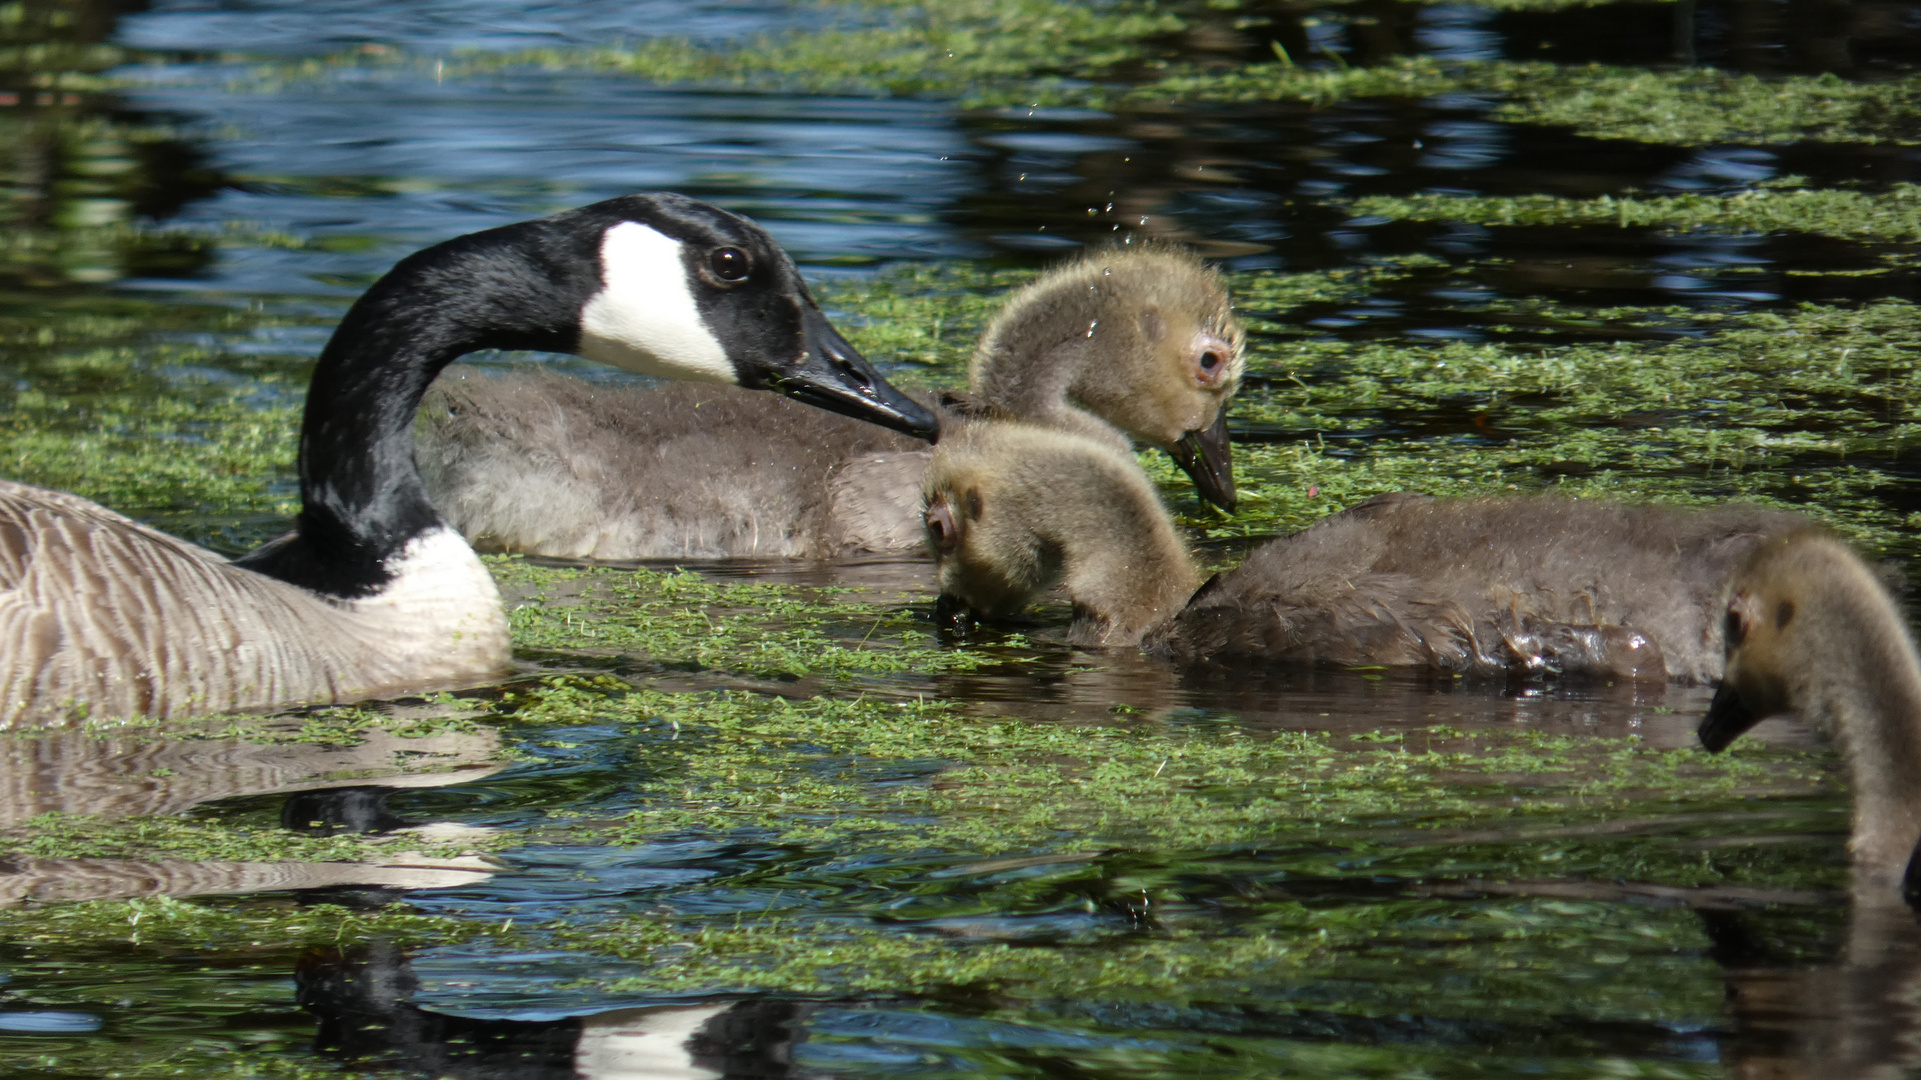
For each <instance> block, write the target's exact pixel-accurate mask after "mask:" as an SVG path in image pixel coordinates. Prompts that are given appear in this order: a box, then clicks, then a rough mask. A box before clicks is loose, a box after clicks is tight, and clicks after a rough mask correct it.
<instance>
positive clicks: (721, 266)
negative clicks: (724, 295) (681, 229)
mask: <svg viewBox="0 0 1921 1080" xmlns="http://www.w3.org/2000/svg"><path fill="white" fill-rule="evenodd" d="M707 265H708V266H709V267H712V268H713V271H714V276H715V277H717V278H719V279H720V280H722V281H740V280H743V279H744V278H746V277H747V272H748V270H749V269H750V267H749V265H748V262H747V253H746V252H744V251H742V250H740V249H739V248H731V247H724V248H715V249H714V253H713V254H711V255H709V256H707Z"/></svg>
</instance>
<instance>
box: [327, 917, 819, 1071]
mask: <svg viewBox="0 0 1921 1080" xmlns="http://www.w3.org/2000/svg"><path fill="white" fill-rule="evenodd" d="M295 982H296V983H297V985H298V986H299V1001H300V1004H301V1005H302V1006H303V1007H305V1008H306V1009H307V1010H308V1011H309V1012H312V1013H313V1014H314V1015H315V1016H317V1017H318V1018H319V1020H320V1030H319V1032H318V1034H317V1035H316V1036H315V1039H314V1043H315V1046H316V1048H317V1049H319V1050H321V1051H323V1052H328V1053H334V1054H340V1055H343V1056H346V1057H349V1058H376V1059H390V1060H391V1059H398V1061H399V1062H401V1063H403V1064H404V1066H405V1067H407V1068H409V1069H413V1070H418V1071H421V1072H424V1073H426V1074H428V1075H432V1076H446V1077H457V1078H462V1080H467V1078H473V1080H481V1078H492V1077H502V1076H511V1077H514V1078H516V1080H526V1078H541V1077H553V1078H555V1080H559V1078H562V1077H567V1078H573V1077H579V1078H582V1080H720V1078H721V1077H743V1078H744V1077H779V1076H786V1075H788V1074H789V1073H790V1071H791V1068H792V1049H793V1047H792V1044H793V1039H794V1035H793V1032H792V1030H791V1029H790V1026H789V1022H790V1021H791V1020H792V1019H793V1018H794V1015H795V1006H794V1005H792V1004H790V1003H788V1002H784V1001H777V1000H750V1001H731V1002H710V1003H705V1004H700V1005H691V1006H666V1007H659V1008H640V1009H618V1010H614V1011H612V1012H604V1013H598V1014H592V1015H588V1016H578V1017H568V1018H566V1019H562V1020H544V1021H543V1020H485V1019H473V1018H469V1017H463V1016H453V1015H449V1014H446V1013H440V1012H434V1011H432V1010H429V1009H423V1008H421V1007H419V1006H417V1005H414V1004H412V1002H411V1000H410V999H411V998H413V997H414V996H415V995H416V994H417V992H418V990H419V980H418V978H416V977H415V975H414V973H413V968H412V966H411V964H410V963H409V961H408V957H407V954H406V953H405V952H403V951H401V950H400V949H397V948H394V947H393V946H390V945H372V946H364V947H356V948H354V949H352V950H350V951H345V952H343V951H341V950H333V949H329V950H322V951H316V952H312V953H309V954H308V955H306V956H305V957H303V958H302V959H301V962H300V967H299V970H298V971H297V972H296V973H295Z"/></svg>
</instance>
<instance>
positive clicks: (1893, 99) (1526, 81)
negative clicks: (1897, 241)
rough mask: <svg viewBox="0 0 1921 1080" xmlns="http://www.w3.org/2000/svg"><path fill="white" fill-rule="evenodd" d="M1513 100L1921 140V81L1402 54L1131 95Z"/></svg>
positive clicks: (1183, 77)
mask: <svg viewBox="0 0 1921 1080" xmlns="http://www.w3.org/2000/svg"><path fill="white" fill-rule="evenodd" d="M1460 91H1472V92H1479V93H1492V94H1501V95H1505V96H1506V98H1507V100H1506V101H1505V102H1503V103H1502V104H1501V105H1499V106H1498V107H1497V108H1496V109H1495V110H1494V113H1493V115H1494V118H1496V119H1499V120H1506V121H1509V122H1514V123H1531V124H1552V125H1557V126H1566V127H1571V128H1574V129H1575V130H1576V131H1578V132H1580V133H1581V134H1583V135H1587V136H1589V137H1591V138H1602V139H1634V140H1639V141H1642V142H1654V143H1667V144H1672V145H1684V146H1694V145H1701V144H1706V143H1729V142H1735V143H1777V142H1795V141H1800V140H1817V141H1822V142H1868V143H1873V142H1897V143H1910V142H1913V141H1915V135H1914V132H1915V131H1916V130H1917V128H1916V124H1915V121H1916V119H1917V109H1918V108H1921V107H1917V105H1916V102H1917V101H1921V82H1917V80H1915V79H1912V78H1910V79H1906V80H1897V81H1892V82H1882V83H1852V82H1847V81H1845V80H1842V79H1839V78H1836V77H1835V76H1833V75H1821V76H1790V77H1787V78H1781V79H1761V78H1757V77H1755V76H1752V75H1732V74H1728V73H1726V72H1721V71H1717V70H1714V69H1711V68H1687V69H1682V70H1676V71H1650V70H1647V69H1644V68H1619V67H1608V66H1604V65H1598V64H1596V65H1588V66H1583V67H1562V66H1560V65H1556V64H1546V63H1510V62H1497V61H1484V62H1475V63H1450V62H1443V61H1439V60H1435V59H1433V58H1430V57H1399V58H1396V59H1394V60H1392V61H1390V62H1388V63H1384V64H1378V65H1375V66H1372V67H1334V68H1327V67H1303V66H1299V65H1296V64H1293V63H1288V62H1281V61H1276V62H1271V63H1263V64H1250V65H1248V66H1246V67H1243V68H1237V69H1233V70H1229V71H1220V72H1181V73H1178V74H1172V75H1168V76H1166V77H1165V78H1163V79H1161V80H1159V81H1157V82H1152V83H1147V84H1145V85H1142V86H1138V87H1135V88H1134V89H1132V90H1130V91H1128V92H1127V93H1126V95H1125V97H1126V100H1131V101H1174V102H1179V101H1188V102H1209V101H1301V102H1309V103H1314V104H1326V103H1330V102H1334V101H1342V100H1347V99H1350V98H1361V97H1399V98H1424V97H1431V96H1433V95H1436V94H1442V93H1452V92H1460Z"/></svg>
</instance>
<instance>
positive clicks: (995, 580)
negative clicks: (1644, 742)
mask: <svg viewBox="0 0 1921 1080" xmlns="http://www.w3.org/2000/svg"><path fill="white" fill-rule="evenodd" d="M934 457H935V461H934V464H933V466H931V467H930V469H929V473H928V482H927V486H926V495H925V501H926V511H925V514H924V524H923V528H924V531H925V532H926V535H927V538H928V545H929V548H930V550H931V551H933V553H934V555H935V558H936V560H937V562H938V564H939V568H938V572H939V576H940V584H941V592H942V596H943V597H944V598H945V601H944V603H943V607H944V608H946V609H948V610H950V611H951V610H954V609H970V610H973V611H976V612H979V613H981V614H987V615H1005V614H1008V613H1010V612H1012V611H1015V610H1018V609H1019V608H1020V607H1022V606H1024V605H1025V604H1026V603H1028V602H1030V601H1031V600H1032V599H1033V598H1035V597H1036V596H1038V595H1039V594H1040V593H1041V592H1042V591H1044V590H1045V589H1047V588H1049V587H1051V586H1052V585H1054V584H1056V583H1065V584H1066V585H1067V588H1068V592H1069V595H1070V597H1071V598H1072V599H1073V601H1074V609H1075V617H1074V624H1073V627H1072V628H1071V630H1070V632H1069V638H1070V640H1072V641H1074V642H1076V643H1078V644H1101V645H1126V644H1134V643H1136V642H1139V643H1140V644H1141V645H1142V647H1143V648H1144V649H1146V650H1147V651H1148V652H1149V653H1150V654H1153V655H1158V656H1162V657H1165V658H1169V659H1174V660H1177V661H1180V662H1183V663H1196V662H1203V661H1216V660H1236V661H1249V662H1274V661H1279V662H1289V663H1324V664H1333V665H1346V666H1355V665H1390V666H1402V667H1429V668H1436V669H1439V670H1443V671H1458V672H1473V673H1482V674H1496V673H1504V672H1513V671H1520V672H1526V673H1536V674H1591V675H1601V676H1619V677H1630V678H1660V679H1666V678H1673V679H1680V680H1688V681H1704V680H1708V679H1712V678H1714V677H1715V676H1717V675H1719V674H1720V670H1721V651H1722V650H1721V640H1720V625H1721V623H1720V617H1719V611H1720V596H1721V593H1720V587H1721V583H1722V581H1724V580H1725V579H1726V577H1727V575H1728V573H1729V572H1731V570H1732V569H1733V567H1734V566H1735V565H1737V564H1738V563H1739V562H1740V560H1741V559H1742V558H1743V557H1744V556H1745V555H1746V554H1747V553H1748V552H1749V551H1751V550H1753V548H1754V546H1755V545H1757V544H1758V543H1760V542H1761V541H1762V540H1763V539H1765V538H1767V537H1768V536H1772V535H1779V534H1781V533H1784V532H1788V531H1793V530H1795V529H1799V528H1805V527H1806V522H1805V520H1804V519H1802V518H1800V517H1798V516H1797V515H1794V514H1787V513H1781V512H1778V511H1772V510H1762V509H1758V508H1755V507H1747V506H1721V507H1715V508H1712V509H1705V510H1685V509H1677V508H1667V507H1656V506H1631V505H1624V504H1619V503H1609V502H1602V501H1595V500H1572V499H1559V498H1549V497H1532V498H1486V499H1460V500H1444V499H1431V498H1427V497H1424V496H1420V495H1408V494H1396V495H1384V496H1381V497H1378V498H1375V499H1370V500H1368V501H1366V502H1364V503H1361V504H1359V505H1358V506H1355V507H1353V508H1351V509H1349V510H1347V511H1345V512H1342V513H1339V514H1335V515H1333V516H1331V517H1329V518H1327V519H1325V520H1323V521H1321V522H1319V523H1317V524H1316V525H1314V526H1313V527H1312V528H1309V529H1306V530H1304V531H1302V532H1300V533H1297V534H1295V535H1294V536H1290V537H1286V538H1283V539H1280V540H1276V541H1273V542H1271V543H1269V544H1266V545H1264V546H1262V547H1261V548H1259V549H1257V550H1256V551H1255V552H1254V553H1253V554H1252V555H1250V556H1249V557H1248V559H1247V561H1246V562H1245V563H1243V564H1242V565H1241V566H1240V567H1239V568H1238V569H1235V570H1232V571H1229V572H1227V573H1223V574H1219V575H1216V576H1215V577H1214V578H1213V579H1212V580H1211V581H1209V582H1208V583H1207V584H1206V585H1205V586H1203V587H1202V588H1201V589H1200V590H1199V591H1198V592H1196V593H1194V594H1193V596H1192V597H1191V598H1188V597H1187V596H1185V594H1180V592H1179V590H1180V589H1181V588H1182V587H1184V585H1185V583H1187V582H1191V581H1193V580H1194V579H1195V573H1194V570H1193V566H1192V563H1191V561H1190V560H1189V558H1188V555H1187V552H1186V550H1185V548H1184V547H1183V545H1182V544H1181V540H1180V536H1179V534H1178V532H1177V531H1176V530H1175V529H1174V526H1173V522H1172V521H1171V520H1170V519H1169V517H1168V515H1167V511H1166V509H1165V508H1164V507H1163V506H1162V505H1161V504H1160V502H1159V500H1158V498H1156V497H1155V496H1154V489H1153V487H1152V485H1151V484H1150V483H1149V482H1148V481H1147V478H1146V477H1145V475H1143V474H1142V473H1141V472H1140V469H1139V466H1138V465H1137V464H1136V463H1135V462H1134V461H1133V460H1132V459H1131V458H1130V457H1129V456H1128V455H1124V454H1117V453H1115V452H1113V451H1111V450H1110V449H1106V448H1102V447H1098V446H1090V445H1088V444H1087V443H1086V442H1084V441H1078V440H1073V439H1068V438H1041V437H1039V436H1037V435H1035V434H1033V433H1032V432H1031V431H1028V430H1025V429H1020V428H1017V427H1015V426H1013V425H991V424H982V425H977V426H975V427H973V428H970V429H969V430H968V431H967V432H966V437H965V438H957V439H952V440H950V441H944V442H943V443H942V444H941V445H940V446H939V447H937V448H936V449H935V454H934ZM1176 596H1178V600H1176V599H1173V597H1176Z"/></svg>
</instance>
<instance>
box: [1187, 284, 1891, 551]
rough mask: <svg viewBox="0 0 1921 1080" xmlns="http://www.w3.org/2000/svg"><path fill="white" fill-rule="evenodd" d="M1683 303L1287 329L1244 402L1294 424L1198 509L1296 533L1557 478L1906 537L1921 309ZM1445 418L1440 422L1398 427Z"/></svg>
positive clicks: (1250, 455)
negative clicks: (1337, 332)
mask: <svg viewBox="0 0 1921 1080" xmlns="http://www.w3.org/2000/svg"><path fill="white" fill-rule="evenodd" d="M1671 314H1673V315H1676V316H1679V315H1682V314H1684V313H1681V312H1675V313H1671ZM1602 315H1603V316H1604V317H1606V318H1609V319H1620V318H1623V317H1630V316H1632V317H1635V318H1639V319H1648V318H1650V317H1655V316H1657V315H1658V313H1655V312H1645V311H1644V312H1638V313H1630V312H1625V311H1616V312H1605V313H1602ZM1685 315H1686V318H1687V319H1689V320H1690V321H1691V322H1693V323H1695V325H1697V326H1700V327H1702V329H1704V330H1705V331H1706V332H1705V333H1703V334H1701V336H1699V337H1683V338H1680V339H1678V340H1673V341H1667V342H1661V341H1653V342H1649V341H1617V342H1611V343H1607V344H1597V345H1567V346H1540V345H1528V346H1523V345H1509V344H1505V343H1502V342H1498V341H1495V342H1487V343H1480V344H1467V343H1450V344H1446V345H1408V344H1403V343H1399V342H1391V341H1380V342H1331V341H1299V340H1296V341H1285V342H1277V343H1275V344H1274V345H1273V347H1272V348H1269V349H1264V350H1263V351H1262V352H1261V353H1260V354H1258V355H1256V356H1255V357H1254V358H1253V360H1252V362H1251V364H1250V369H1251V373H1252V374H1253V375H1255V376H1258V377H1259V385H1256V386H1254V387H1253V388H1251V389H1250V390H1248V391H1244V392H1243V394H1242V395H1241V396H1240V397H1239V398H1237V399H1236V401H1235V403H1234V406H1233V415H1234V418H1235V421H1236V423H1237V425H1246V426H1251V427H1256V428H1258V429H1263V430H1267V431H1270V432H1274V433H1275V434H1276V435H1277V436H1278V435H1280V434H1281V433H1286V434H1287V436H1288V437H1287V438H1285V439H1284V440H1281V441H1279V442H1278V443H1277V444H1272V445H1265V446H1252V445H1246V444H1243V446H1241V447H1239V448H1237V451H1236V454H1237V458H1238V459H1239V460H1240V461H1241V462H1243V463H1244V465H1243V468H1242V473H1243V476H1244V482H1243V485H1242V491H1243V497H1244V499H1245V500H1246V504H1245V505H1244V507H1243V509H1242V511H1241V513H1240V514H1239V515H1238V516H1237V517H1236V518H1235V519H1233V520H1232V521H1224V520H1222V519H1219V518H1214V517H1206V516H1202V517H1197V518H1195V519H1194V521H1193V523H1194V524H1196V525H1200V526H1202V527H1203V528H1205V529H1206V530H1207V531H1208V532H1209V534H1210V535H1220V536H1228V535H1237V534H1239V533H1246V532H1263V531H1292V530H1294V529H1297V528H1301V527H1304V526H1305V525H1307V524H1310V523H1311V522H1312V521H1313V520H1316V519H1318V518H1319V517H1321V516H1324V515H1325V514H1326V513H1327V512H1329V511H1330V510H1333V509H1338V508H1339V507H1341V506H1345V505H1349V504H1350V503H1352V502H1354V501H1358V500H1359V499H1362V498H1365V497H1367V496H1369V495H1373V494H1378V493H1380V492H1383V491H1394V490H1410V489H1412V490H1421V491H1427V492H1429V493H1432V494H1437V495H1460V494H1475V493H1486V492H1501V491H1508V490H1535V489H1539V488H1541V487H1544V486H1554V487H1556V488H1557V489H1558V490H1560V491H1562V492H1564V493H1566V494H1575V495H1595V496H1613V497H1626V498H1640V499H1664V500H1673V501H1680V502H1702V501H1706V500H1711V499H1716V498H1725V497H1729V496H1739V497H1743V498H1750V499H1756V500H1759V501H1764V502H1772V503H1775V504H1778V505H1784V506H1793V507H1797V508H1801V509H1805V510H1807V511H1809V512H1810V513H1813V514H1815V515H1816V516H1818V517H1821V518H1823V519H1824V520H1826V521H1828V522H1829V523H1830V524H1832V525H1834V526H1835V527H1837V528H1839V529H1841V530H1842V531H1843V532H1845V533H1847V534H1848V535H1850V536H1852V537H1854V538H1856V539H1857V540H1859V541H1862V542H1864V543H1866V544H1868V545H1869V546H1870V547H1871V548H1873V549H1877V550H1881V551H1885V552H1901V553H1908V552H1911V551H1912V550H1913V547H1912V542H1911V539H1910V537H1911V534H1912V528H1913V523H1912V521H1911V520H1910V519H1909V517H1908V516H1907V515H1908V511H1906V510H1904V509H1902V508H1901V507H1900V506H1898V505H1890V504H1889V503H1888V502H1887V501H1886V500H1885V499H1884V498H1882V496H1883V495H1884V494H1886V492H1888V491H1889V490H1891V489H1892V488H1893V487H1894V486H1895V485H1897V484H1898V483H1900V482H1901V480H1900V479H1899V474H1897V473H1895V472H1893V471H1892V470H1891V466H1893V465H1896V464H1898V462H1899V461H1900V458H1901V455H1902V453H1903V451H1904V449H1905V448H1906V446H1907V443H1908V442H1909V441H1910V440H1912V439H1913V438H1914V437H1915V435H1916V434H1917V429H1916V427H1915V421H1914V410H1915V409H1916V407H1917V405H1921V376H1918V375H1917V372H1916V369H1915V365H1914V359H1913V358H1914V356H1915V355H1917V352H1918V351H1921V309H1916V308H1915V307H1914V306H1913V305H1912V304H1908V303H1905V302H1902V301H1884V302H1881V303H1874V304H1868V305H1864V306H1861V307H1858V308H1839V307H1829V306H1819V305H1803V306H1801V307H1799V308H1796V309H1792V310H1784V311H1765V312H1754V313H1749V314H1743V315H1730V316H1717V315H1712V314H1701V313H1685ZM1449 416H1451V417H1454V418H1456V419H1455V420H1454V421H1453V422H1452V423H1443V424H1442V425H1441V426H1442V427H1443V428H1444V429H1445V430H1444V432H1443V433H1441V434H1426V433H1421V432H1403V431H1402V430H1400V426H1401V425H1402V424H1405V423H1408V422H1410V421H1411V420H1412V418H1415V417H1424V418H1426V420H1425V423H1426V424H1429V425H1431V424H1433V423H1434V422H1435V419H1436V418H1445V417H1449ZM1337 436H1340V437H1339V438H1337ZM1437 446H1444V447H1445V448H1446V451H1447V452H1446V453H1445V454H1436V453H1434V450H1435V448H1436V447H1437ZM1153 467H1154V468H1156V469H1163V467H1162V466H1160V465H1158V464H1154V466H1153ZM1163 475H1164V476H1166V478H1167V479H1169V480H1170V481H1171V480H1172V474H1171V473H1165V472H1163ZM1310 489H1314V490H1313V491H1312V492H1311V493H1310Z"/></svg>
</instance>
